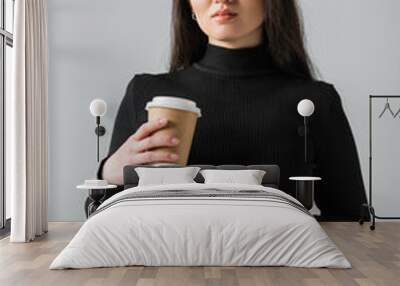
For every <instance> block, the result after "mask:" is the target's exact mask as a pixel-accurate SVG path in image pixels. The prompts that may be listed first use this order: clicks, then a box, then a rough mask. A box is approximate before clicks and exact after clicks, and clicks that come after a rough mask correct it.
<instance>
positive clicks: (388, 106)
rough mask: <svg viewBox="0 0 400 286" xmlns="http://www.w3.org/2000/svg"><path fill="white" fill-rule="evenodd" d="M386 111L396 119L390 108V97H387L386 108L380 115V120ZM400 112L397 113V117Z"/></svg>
mask: <svg viewBox="0 0 400 286" xmlns="http://www.w3.org/2000/svg"><path fill="white" fill-rule="evenodd" d="M386 109H387V110H389V112H390V113H391V114H392V116H393V117H395V115H394V113H393V111H392V109H391V108H390V104H389V98H388V97H386V104H385V108H384V109H383V111H382V112H381V114H380V115H379V118H381V117H382V116H383V114H384V113H385V111H386ZM399 111H400V109H399ZM399 111H397V112H396V115H397V113H399Z"/></svg>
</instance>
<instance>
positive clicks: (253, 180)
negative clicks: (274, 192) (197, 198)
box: [200, 169, 266, 185]
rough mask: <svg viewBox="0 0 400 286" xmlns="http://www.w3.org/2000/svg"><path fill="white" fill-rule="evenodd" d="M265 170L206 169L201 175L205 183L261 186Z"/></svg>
mask: <svg viewBox="0 0 400 286" xmlns="http://www.w3.org/2000/svg"><path fill="white" fill-rule="evenodd" d="M265 173H266V172H265V171H263V170H218V169H205V170H201V171H200V174H201V175H202V176H203V177H204V183H205V184H208V183H236V184H247V185H261V183H262V179H263V177H264V175H265Z"/></svg>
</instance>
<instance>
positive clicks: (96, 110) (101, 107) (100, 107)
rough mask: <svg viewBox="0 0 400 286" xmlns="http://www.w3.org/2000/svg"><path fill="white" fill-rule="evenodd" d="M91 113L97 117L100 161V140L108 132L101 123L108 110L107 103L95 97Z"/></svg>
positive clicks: (96, 130) (91, 104)
mask: <svg viewBox="0 0 400 286" xmlns="http://www.w3.org/2000/svg"><path fill="white" fill-rule="evenodd" d="M89 109H90V113H91V114H92V115H93V116H94V117H96V124H97V127H96V129H95V130H94V132H95V133H96V135H97V162H99V144H100V143H99V141H100V136H103V135H104V134H105V133H106V129H105V128H104V126H101V125H100V117H102V116H104V114H106V111H107V103H106V102H105V101H104V100H102V99H98V98H97V99H93V100H92V102H91V103H90V108H89Z"/></svg>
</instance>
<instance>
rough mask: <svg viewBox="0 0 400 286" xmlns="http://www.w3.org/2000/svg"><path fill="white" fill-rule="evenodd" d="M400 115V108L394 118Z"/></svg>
mask: <svg viewBox="0 0 400 286" xmlns="http://www.w3.org/2000/svg"><path fill="white" fill-rule="evenodd" d="M399 113H400V108H399V110H397V112H396V113H395V115H394V116H393V117H394V118H396V117H397V115H399Z"/></svg>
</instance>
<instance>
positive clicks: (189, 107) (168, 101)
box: [146, 96, 201, 117]
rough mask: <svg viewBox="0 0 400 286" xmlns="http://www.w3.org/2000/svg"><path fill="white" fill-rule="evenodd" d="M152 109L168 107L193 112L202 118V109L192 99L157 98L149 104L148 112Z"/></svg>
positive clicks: (147, 106)
mask: <svg viewBox="0 0 400 286" xmlns="http://www.w3.org/2000/svg"><path fill="white" fill-rule="evenodd" d="M150 107H168V108H175V109H181V110H186V111H191V112H194V113H197V116H198V117H201V112H200V108H198V107H197V106H196V102H194V101H193V100H190V99H186V98H182V97H176V96H155V97H153V100H152V101H149V102H147V104H146V110H149V108H150Z"/></svg>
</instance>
